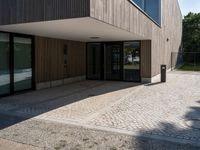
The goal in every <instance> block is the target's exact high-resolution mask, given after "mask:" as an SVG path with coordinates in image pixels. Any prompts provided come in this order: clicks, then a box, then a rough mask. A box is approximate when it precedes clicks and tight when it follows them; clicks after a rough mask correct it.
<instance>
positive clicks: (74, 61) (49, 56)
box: [35, 37, 86, 83]
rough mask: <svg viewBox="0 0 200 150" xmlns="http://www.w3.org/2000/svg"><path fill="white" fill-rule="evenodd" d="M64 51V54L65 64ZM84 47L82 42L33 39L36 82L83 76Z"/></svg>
mask: <svg viewBox="0 0 200 150" xmlns="http://www.w3.org/2000/svg"><path fill="white" fill-rule="evenodd" d="M64 49H66V50H67V52H66V56H67V57H66V63H65V58H64V57H65V55H64ZM85 49H86V45H85V43H82V42H75V41H67V40H60V39H51V38H44V37H35V58H36V61H35V63H36V64H35V72H36V82H37V83H41V82H48V81H56V80H61V79H65V78H73V77H77V76H84V75H85V62H86V60H85V55H86V51H85Z"/></svg>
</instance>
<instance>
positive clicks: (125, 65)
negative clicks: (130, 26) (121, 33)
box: [87, 41, 140, 82]
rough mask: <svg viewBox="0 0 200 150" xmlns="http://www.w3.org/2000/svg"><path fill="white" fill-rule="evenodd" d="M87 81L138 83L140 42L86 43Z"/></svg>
mask: <svg viewBox="0 0 200 150" xmlns="http://www.w3.org/2000/svg"><path fill="white" fill-rule="evenodd" d="M87 79H92V80H118V81H122V80H123V81H133V82H140V42H138V41H132V42H104V43H88V44H87Z"/></svg>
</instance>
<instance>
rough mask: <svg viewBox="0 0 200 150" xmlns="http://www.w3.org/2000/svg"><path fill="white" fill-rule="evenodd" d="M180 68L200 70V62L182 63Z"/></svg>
mask: <svg viewBox="0 0 200 150" xmlns="http://www.w3.org/2000/svg"><path fill="white" fill-rule="evenodd" d="M178 70H181V71H200V63H197V64H193V63H185V64H184V65H182V66H181V67H180V68H178Z"/></svg>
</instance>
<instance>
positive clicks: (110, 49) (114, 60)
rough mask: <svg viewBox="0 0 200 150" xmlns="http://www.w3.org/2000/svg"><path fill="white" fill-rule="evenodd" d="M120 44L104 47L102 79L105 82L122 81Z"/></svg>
mask: <svg viewBox="0 0 200 150" xmlns="http://www.w3.org/2000/svg"><path fill="white" fill-rule="evenodd" d="M122 55H123V53H122V43H106V44H105V45H104V65H105V66H104V78H105V80H122V76H123V74H122V68H123V65H122V64H123V63H122V62H123V61H122Z"/></svg>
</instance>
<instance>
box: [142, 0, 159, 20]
mask: <svg viewBox="0 0 200 150" xmlns="http://www.w3.org/2000/svg"><path fill="white" fill-rule="evenodd" d="M145 12H146V13H147V14H148V15H149V16H151V18H152V19H153V20H155V21H156V22H157V23H159V24H160V0H146V4H145Z"/></svg>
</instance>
